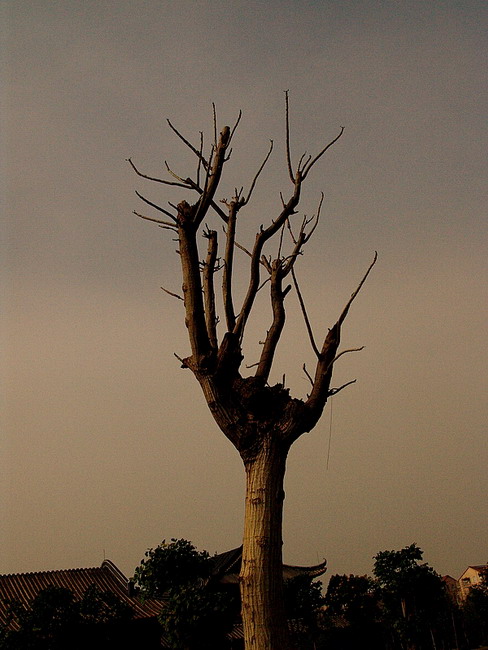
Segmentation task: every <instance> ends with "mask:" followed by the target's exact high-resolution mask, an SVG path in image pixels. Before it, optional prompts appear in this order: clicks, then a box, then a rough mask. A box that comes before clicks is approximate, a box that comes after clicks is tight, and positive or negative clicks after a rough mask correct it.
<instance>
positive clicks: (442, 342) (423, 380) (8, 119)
mask: <svg viewBox="0 0 488 650" xmlns="http://www.w3.org/2000/svg"><path fill="white" fill-rule="evenodd" d="M1 12H2V16H1V19H2V36H3V46H2V49H3V51H4V59H3V76H4V78H5V80H6V83H5V82H4V83H3V84H2V85H3V87H4V88H5V87H6V88H7V92H2V97H1V101H2V118H1V120H2V121H1V127H2V139H3V142H2V148H3V150H4V152H6V156H5V157H4V159H3V162H2V165H3V167H2V191H1V199H2V220H3V225H2V235H3V237H2V241H3V244H2V247H3V248H2V259H1V264H2V277H3V281H2V305H3V306H2V311H3V325H2V339H3V341H2V343H3V342H4V343H5V345H2V347H3V348H4V349H5V350H6V353H2V354H3V364H2V366H3V367H4V369H5V372H4V375H3V378H2V399H3V401H4V406H5V407H6V408H4V409H3V410H4V416H2V417H3V420H2V451H1V459H2V460H1V462H2V465H4V467H2V469H1V477H2V478H1V481H2V485H1V488H2V489H1V493H2V526H1V534H2V538H1V539H0V572H2V573H6V572H21V571H35V570H48V569H59V568H69V567H83V566H94V565H99V564H100V563H101V562H102V560H103V558H104V556H106V557H108V558H110V559H112V560H113V561H114V562H115V563H116V564H117V565H118V566H119V567H120V568H121V569H122V570H123V571H125V572H126V573H128V574H131V573H132V571H133V569H134V567H135V566H136V565H137V564H138V562H139V561H140V559H141V558H142V557H143V554H144V552H145V550H146V549H147V548H148V547H151V546H152V547H153V546H155V545H157V544H158V543H159V542H160V541H161V540H162V539H164V538H166V539H168V540H169V539H170V538H171V537H185V538H187V539H190V540H192V541H193V542H194V543H195V544H196V545H197V546H198V547H199V548H205V549H207V550H208V551H210V552H211V553H213V552H215V551H225V550H227V549H229V548H232V547H234V546H237V545H238V544H240V543H241V534H242V533H241V531H242V518H243V484H244V481H243V469H242V466H241V461H240V459H239V457H238V454H237V452H236V451H235V450H234V449H233V447H232V446H231V445H230V443H229V442H228V441H227V440H226V439H225V438H224V437H223V435H222V434H221V433H220V432H219V431H218V429H217V427H216V425H215V424H214V423H213V421H212V419H211V417H210V415H209V414H208V413H207V410H206V406H205V405H204V400H203V397H202V396H201V394H200V389H199V387H198V385H197V383H196V382H195V380H194V379H193V377H192V376H191V375H190V373H189V371H184V370H182V369H180V367H179V363H178V362H177V360H176V359H175V357H174V355H173V353H174V352H176V353H177V354H179V355H180V356H185V355H186V354H188V350H189V346H188V344H187V341H186V332H185V330H184V326H183V313H182V307H181V304H180V303H179V301H177V300H175V299H173V298H171V297H169V296H168V295H166V294H164V293H163V292H162V291H161V289H160V287H161V285H164V286H165V287H167V288H168V289H170V290H173V291H175V292H178V291H179V290H180V289H179V287H180V279H179V274H178V258H177V256H176V255H175V253H174V248H175V244H174V242H173V241H171V233H168V232H166V231H163V230H161V229H158V228H157V227H155V226H153V225H151V224H149V223H147V222H143V221H141V220H139V219H137V218H136V217H134V216H133V215H132V210H134V209H136V210H143V206H142V205H141V204H140V202H139V201H138V199H137V197H136V196H135V194H134V189H136V188H137V189H139V190H140V191H144V193H145V194H146V195H148V196H150V197H151V198H152V199H153V200H155V201H159V202H165V201H166V200H173V201H174V200H176V201H179V200H182V199H183V198H186V199H190V195H188V194H186V193H185V192H184V191H182V193H179V192H177V193H174V192H166V191H165V189H164V188H162V187H161V186H154V185H148V184H146V183H142V182H141V180H140V179H138V178H136V177H135V175H134V174H133V173H132V171H131V169H130V168H129V166H128V164H127V162H125V159H126V158H128V157H129V156H131V157H132V158H133V159H134V161H135V162H136V163H137V164H138V165H139V166H140V167H141V168H142V169H143V170H144V171H146V172H147V173H149V174H153V175H160V174H163V170H164V160H167V161H168V162H169V163H170V164H171V166H172V167H173V168H174V169H175V170H176V171H177V172H179V173H180V174H182V175H184V176H187V175H190V174H191V173H193V171H194V160H193V159H192V158H191V157H190V155H189V153H188V151H187V150H185V149H184V148H183V147H182V145H181V143H180V142H179V141H178V140H177V138H176V137H175V136H174V134H173V133H172V132H171V131H170V130H169V129H168V127H167V124H166V118H171V119H172V121H173V122H174V123H175V124H176V125H177V126H178V127H179V128H180V129H181V130H182V131H183V132H184V133H185V135H187V136H188V137H189V138H191V139H193V140H194V141H195V142H198V137H199V136H198V132H199V131H200V130H205V131H206V132H207V133H209V134H210V133H211V131H212V116H211V103H212V101H214V102H215V103H216V106H217V111H218V116H219V118H218V119H219V125H220V126H223V125H224V124H229V123H230V124H232V123H233V122H234V120H235V118H236V116H237V114H238V111H239V109H242V110H243V118H242V123H241V126H240V127H239V131H238V133H237V135H236V138H235V143H234V152H233V156H232V160H231V162H230V163H229V165H228V173H229V175H228V177H227V178H226V179H224V183H223V185H222V190H221V193H220V194H219V197H220V196H226V193H227V196H230V194H231V192H232V191H233V188H234V186H235V185H238V186H241V185H244V186H249V182H250V180H251V179H252V177H253V175H254V172H255V170H256V169H257V166H258V165H259V164H260V162H261V160H262V158H263V156H264V154H265V152H266V150H267V147H268V141H269V138H273V140H274V141H275V145H276V146H275V150H274V153H273V157H272V159H271V161H270V163H269V166H268V167H267V169H266V170H265V173H264V174H263V176H262V178H261V180H260V184H259V186H258V189H257V190H256V193H255V196H254V201H253V202H252V204H251V205H250V206H249V207H248V208H247V209H246V211H245V212H243V213H242V221H243V223H244V230H243V232H242V235H241V239H242V240H243V242H244V243H246V242H250V241H251V237H252V232H253V229H254V228H256V227H259V225H260V224H262V223H264V224H266V223H268V221H269V220H270V219H271V218H272V217H273V216H275V215H276V214H277V212H278V211H279V207H280V198H279V193H280V191H284V192H288V191H289V180H288V179H287V175H286V164H285V158H284V148H283V139H284V128H283V124H284V122H283V120H284V111H283V105H284V95H283V90H285V89H289V90H290V101H291V119H292V148H293V155H294V160H295V161H297V160H298V158H299V156H300V155H301V154H302V153H303V152H304V151H305V150H306V151H309V152H311V153H314V152H317V151H318V149H319V147H320V146H321V145H323V144H325V143H326V142H327V141H328V140H330V139H332V138H333V137H334V136H335V135H336V134H337V132H338V131H339V128H340V126H341V125H343V126H344V127H345V132H344V136H343V137H342V138H341V140H340V141H339V142H338V143H337V144H336V145H335V147H334V148H333V149H332V150H330V152H328V154H327V156H326V157H325V158H324V159H323V160H322V161H321V162H320V164H318V165H317V166H316V167H315V168H314V171H313V173H312V174H311V176H310V177H309V181H307V185H306V187H305V192H304V197H303V202H302V206H301V209H302V213H303V212H304V213H306V214H312V213H313V212H314V211H315V209H316V206H317V202H318V199H319V196H320V191H321V190H323V191H324V192H325V195H326V199H325V203H324V208H323V218H322V222H321V224H320V228H319V229H318V231H317V233H316V237H315V239H314V240H313V241H311V242H310V244H309V245H308V248H307V249H306V252H305V255H304V256H303V258H302V259H300V267H299V269H298V272H299V276H300V279H301V284H302V290H303V293H304V295H305V298H306V300H307V304H308V306H309V311H310V316H311V318H312V321H313V326H314V330H315V333H316V337H317V338H320V337H321V335H323V334H324V333H325V332H326V331H327V327H328V326H331V325H332V324H333V323H334V322H335V319H336V318H337V316H338V314H339V313H340V310H341V308H342V307H343V305H344V304H345V302H346V301H347V299H348V297H349V295H350V293H351V292H352V291H353V290H354V288H355V287H356V285H357V282H358V280H359V278H360V277H361V275H362V273H363V272H364V270H365V269H366V268H367V266H368V264H369V263H370V261H371V259H372V256H373V253H374V251H375V250H378V252H379V262H378V264H377V266H376V267H375V269H374V272H373V273H372V275H371V278H370V280H368V283H367V285H366V286H365V287H364V290H363V292H362V293H361V294H360V296H359V297H358V299H357V302H356V303H355V304H354V307H353V309H352V310H351V312H350V315H349V318H348V321H347V323H346V326H345V328H344V336H343V345H344V347H358V346H360V345H365V349H364V350H363V352H361V353H360V354H356V355H346V356H345V357H344V358H343V359H341V361H340V362H339V363H338V365H337V373H336V376H335V378H334V385H340V384H342V383H344V382H345V381H348V380H350V379H354V378H356V379H357V383H356V384H354V385H353V386H351V387H349V388H348V389H347V390H345V391H343V392H341V393H340V394H339V395H337V396H336V397H335V398H334V400H333V404H332V418H331V411H330V406H328V408H327V410H326V412H325V414H324V417H323V419H322V421H321V423H320V424H319V425H318V426H317V427H316V429H315V430H314V431H313V432H312V433H311V434H308V435H306V436H304V437H302V438H301V439H300V440H299V441H298V442H297V443H296V445H295V446H294V448H293V449H292V451H291V453H290V457H289V462H288V474H287V479H286V502H285V524H284V558H285V561H286V562H288V563H295V564H313V563H316V562H317V561H320V560H321V559H322V558H323V557H326V558H327V559H328V562H329V575H331V574H334V573H365V572H371V570H372V564H373V562H372V556H373V555H374V554H375V553H377V552H378V551H381V550H385V549H399V548H402V547H404V546H406V545H407V544H411V543H413V542H416V543H417V544H418V545H419V546H420V547H421V548H422V549H424V551H425V559H426V560H427V561H428V562H429V563H430V564H432V565H433V566H434V568H435V569H436V570H437V571H439V572H440V573H450V574H451V575H453V576H454V577H459V575H460V574H461V572H462V571H463V570H464V569H465V567H466V566H467V565H468V564H473V563H474V564H479V563H483V562H486V561H487V560H488V546H487V540H488V499H487V488H488V472H487V461H488V437H487V433H488V432H487V415H488V413H487V403H486V402H487V400H486V396H487V388H488V381H487V361H488V359H487V356H488V355H487V345H486V334H487V315H488V309H487V305H488V300H487V298H488V295H487V280H488V277H487V276H488V273H487V259H488V255H487V253H488V246H487V243H488V242H487V230H488V228H487V209H486V208H487V205H488V201H487V198H488V197H487V193H486V151H487V130H486V116H487V102H486V99H487V95H486V86H487V84H486V81H487V80H486V73H485V71H486V65H487V57H486V28H487V5H486V2H484V0H479V1H476V0H459V1H454V0H444V1H442V0H437V1H434V0H421V1H414V0H404V1H400V0H390V1H388V0H376V1H374V0H364V1H359V0H358V1H354V2H353V1H351V0H349V1H348V0H322V1H320V2H319V1H312V0H309V1H305V0H294V1H292V0H266V1H264V0H263V1H260V2H258V1H256V0H248V1H246V2H244V1H242V0H236V1H232V0H230V1H229V0H226V2H223V1H220V0H219V1H213V0H206V1H199V0H193V1H189V0H179V1H178V2H173V1H169V0H166V1H165V0H159V1H157V0H147V1H145V2H142V1H141V2H134V1H133V2H129V1H126V0H117V1H115V0H105V1H100V0H96V1H91V0H84V1H83V2H79V1H78V0H63V1H57V0H50V1H49V2H43V1H42V0H38V1H34V0H31V1H26V0H6V1H4V2H3V3H2V4H1ZM287 304H288V313H289V319H288V325H289V331H288V334H287V335H286V337H285V338H284V341H283V349H282V351H281V354H280V356H279V358H278V359H277V365H276V372H275V376H274V380H275V381H277V380H278V379H280V378H281V376H282V375H283V373H286V377H287V383H288V385H290V386H291V387H292V390H293V392H294V394H296V395H297V396H304V395H305V393H306V391H307V389H308V383H307V380H306V378H305V376H304V373H303V372H302V370H301V368H302V365H303V363H304V362H308V364H309V367H310V366H311V363H312V360H313V352H311V350H310V346H309V345H308V341H307V337H306V333H305V329H304V326H303V323H302V320H301V318H300V315H299V314H297V313H296V312H295V313H294V311H295V307H296V301H295V299H294V298H293V297H292V296H289V298H287ZM261 309H262V311H261V313H260V314H259V315H258V316H257V317H256V318H255V320H254V322H253V327H252V328H251V330H250V332H249V335H250V336H249V340H248V346H247V347H246V350H247V351H248V353H249V357H248V360H247V361H248V363H253V362H254V361H255V360H256V354H257V350H258V347H259V345H258V341H259V339H260V337H262V333H263V331H265V328H266V327H267V326H268V325H269V309H268V307H267V306H265V305H263V306H262V307H261ZM301 341H302V342H303V345H302V344H301V343H300V342H301ZM329 441H330V449H329ZM329 451H330V456H329V462H328V467H327V456H328V454H329Z"/></svg>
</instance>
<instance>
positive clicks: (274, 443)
mask: <svg viewBox="0 0 488 650" xmlns="http://www.w3.org/2000/svg"><path fill="white" fill-rule="evenodd" d="M287 455H288V446H287V445H283V443H282V442H281V441H279V440H276V439H275V438H274V437H273V436H272V434H269V435H267V436H265V438H264V440H263V444H262V445H261V447H260V449H259V451H258V452H257V454H256V456H254V457H253V458H252V460H246V461H245V462H244V464H245V469H246V506H245V517H244V522H245V524H244V540H243V550H242V567H241V574H240V578H239V579H240V586H241V599H242V622H243V628H244V642H245V647H246V650H288V649H289V648H290V647H291V646H290V639H289V632H288V628H287V625H286V616H285V611H284V602H283V568H282V567H283V558H282V545H283V541H282V532H281V531H282V520H283V501H284V498H285V493H284V490H283V484H284V477H285V467H286V458H287Z"/></svg>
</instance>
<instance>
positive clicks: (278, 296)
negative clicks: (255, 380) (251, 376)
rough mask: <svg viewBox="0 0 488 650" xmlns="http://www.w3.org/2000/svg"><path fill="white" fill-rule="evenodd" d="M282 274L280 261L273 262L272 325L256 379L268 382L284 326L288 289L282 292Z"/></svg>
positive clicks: (265, 342)
mask: <svg viewBox="0 0 488 650" xmlns="http://www.w3.org/2000/svg"><path fill="white" fill-rule="evenodd" d="M282 281H283V274H282V266H281V261H280V260H274V262H273V266H272V271H271V306H272V309H273V323H272V324H271V327H270V328H269V330H268V333H267V335H266V339H265V341H264V345H263V349H262V352H261V358H260V359H259V365H258V369H257V370H256V374H255V376H256V377H259V378H260V379H262V380H264V381H268V378H269V373H270V372H271V367H272V365H273V359H274V355H275V352H276V348H277V346H278V343H279V340H280V337H281V332H282V331H283V327H284V325H285V307H284V300H285V296H286V294H287V292H288V290H289V289H285V291H283V288H282Z"/></svg>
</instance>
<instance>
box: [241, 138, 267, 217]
mask: <svg viewBox="0 0 488 650" xmlns="http://www.w3.org/2000/svg"><path fill="white" fill-rule="evenodd" d="M272 151H273V140H270V146H269V151H268V153H267V154H266V157H265V159H264V160H263V163H262V164H261V167H260V168H259V169H258V171H257V173H256V176H255V177H254V178H253V181H252V183H251V187H250V189H249V194H248V195H247V198H246V199H244V200H243V205H246V203H249V200H250V198H251V194H252V193H253V190H254V187H255V185H256V181H257V180H258V177H259V175H260V173H261V172H262V171H263V169H264V166H265V165H266V163H267V162H268V159H269V157H270V156H271V152H272Z"/></svg>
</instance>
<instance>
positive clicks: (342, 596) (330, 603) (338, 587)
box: [321, 575, 382, 650]
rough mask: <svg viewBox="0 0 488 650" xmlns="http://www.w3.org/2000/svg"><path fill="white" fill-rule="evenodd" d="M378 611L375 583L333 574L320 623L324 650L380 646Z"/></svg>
mask: <svg viewBox="0 0 488 650" xmlns="http://www.w3.org/2000/svg"><path fill="white" fill-rule="evenodd" d="M380 618H381V610H380V607H379V600H378V588H377V583H376V581H375V580H373V579H372V578H370V577H368V576H357V575H334V576H332V577H331V579H330V582H329V585H328V588H327V593H326V595H325V611H324V613H323V615H322V620H321V624H322V627H323V629H324V631H325V641H326V647H328V648H331V649H332V648H336V647H337V648H342V649H343V650H345V649H346V648H357V647H361V648H374V649H375V650H377V649H378V648H380V647H382V629H381V625H380Z"/></svg>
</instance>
